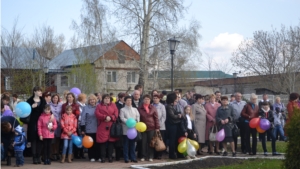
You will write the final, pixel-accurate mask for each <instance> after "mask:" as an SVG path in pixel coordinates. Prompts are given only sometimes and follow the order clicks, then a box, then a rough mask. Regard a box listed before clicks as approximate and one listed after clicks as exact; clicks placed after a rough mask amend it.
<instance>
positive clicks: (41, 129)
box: [38, 113, 57, 138]
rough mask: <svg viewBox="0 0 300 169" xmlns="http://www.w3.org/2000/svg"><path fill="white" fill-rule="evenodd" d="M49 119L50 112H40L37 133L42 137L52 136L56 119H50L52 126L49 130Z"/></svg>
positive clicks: (55, 126)
mask: <svg viewBox="0 0 300 169" xmlns="http://www.w3.org/2000/svg"><path fill="white" fill-rule="evenodd" d="M50 119H51V114H50V113H49V114H46V113H42V114H41V116H40V118H39V121H38V135H39V136H43V138H54V131H55V130H56V128H57V123H56V120H55V119H53V120H52V125H53V128H52V129H51V130H49V129H48V125H49V123H51V121H50Z"/></svg>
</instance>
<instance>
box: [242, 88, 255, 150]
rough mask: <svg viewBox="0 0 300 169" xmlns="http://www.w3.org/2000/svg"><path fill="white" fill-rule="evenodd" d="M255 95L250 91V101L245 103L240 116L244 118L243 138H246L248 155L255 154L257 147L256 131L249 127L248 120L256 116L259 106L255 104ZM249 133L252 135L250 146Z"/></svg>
mask: <svg viewBox="0 0 300 169" xmlns="http://www.w3.org/2000/svg"><path fill="white" fill-rule="evenodd" d="M256 102H257V96H256V95H255V94H254V93H252V94H251V97H250V102H249V103H247V104H246V105H245V107H244V108H243V110H242V112H241V116H242V117H243V118H244V119H245V123H244V125H245V126H244V129H245V140H246V149H247V151H248V153H249V155H256V147H257V131H256V129H255V128H254V129H253V128H250V126H249V122H250V120H251V119H253V118H257V117H258V111H259V107H258V105H257V104H256ZM250 135H251V136H252V148H251V145H250Z"/></svg>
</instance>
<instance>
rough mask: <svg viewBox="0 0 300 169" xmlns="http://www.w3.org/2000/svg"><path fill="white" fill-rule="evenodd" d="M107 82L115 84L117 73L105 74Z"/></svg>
mask: <svg viewBox="0 0 300 169" xmlns="http://www.w3.org/2000/svg"><path fill="white" fill-rule="evenodd" d="M106 77H107V82H117V72H115V71H109V72H107V74H106Z"/></svg>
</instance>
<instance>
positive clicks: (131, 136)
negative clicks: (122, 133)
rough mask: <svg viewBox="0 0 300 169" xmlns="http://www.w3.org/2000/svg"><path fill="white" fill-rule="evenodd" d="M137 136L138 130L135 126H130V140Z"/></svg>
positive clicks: (128, 131) (128, 132) (128, 134)
mask: <svg viewBox="0 0 300 169" xmlns="http://www.w3.org/2000/svg"><path fill="white" fill-rule="evenodd" d="M136 136H137V131H136V129H135V128H130V129H128V130H127V137H128V138H129V139H130V140H133V139H135V138H136Z"/></svg>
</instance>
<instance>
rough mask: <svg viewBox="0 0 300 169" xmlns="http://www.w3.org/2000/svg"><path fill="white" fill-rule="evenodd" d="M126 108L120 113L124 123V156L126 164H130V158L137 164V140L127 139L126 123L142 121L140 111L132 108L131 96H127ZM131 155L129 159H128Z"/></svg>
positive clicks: (125, 99)
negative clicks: (130, 119) (130, 120)
mask: <svg viewBox="0 0 300 169" xmlns="http://www.w3.org/2000/svg"><path fill="white" fill-rule="evenodd" d="M124 101H125V107H123V108H122V109H121V111H120V119H121V121H122V128H123V154H124V161H125V163H128V162H129V158H130V160H131V162H135V163H137V160H136V156H135V140H134V139H133V140H130V139H129V138H128V137H127V130H128V127H127V126H126V121H127V120H128V119H129V118H133V119H134V120H135V121H136V122H139V121H140V114H139V112H138V110H137V109H136V108H134V107H132V100H131V96H126V97H125V98H124ZM128 154H129V157H128Z"/></svg>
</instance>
